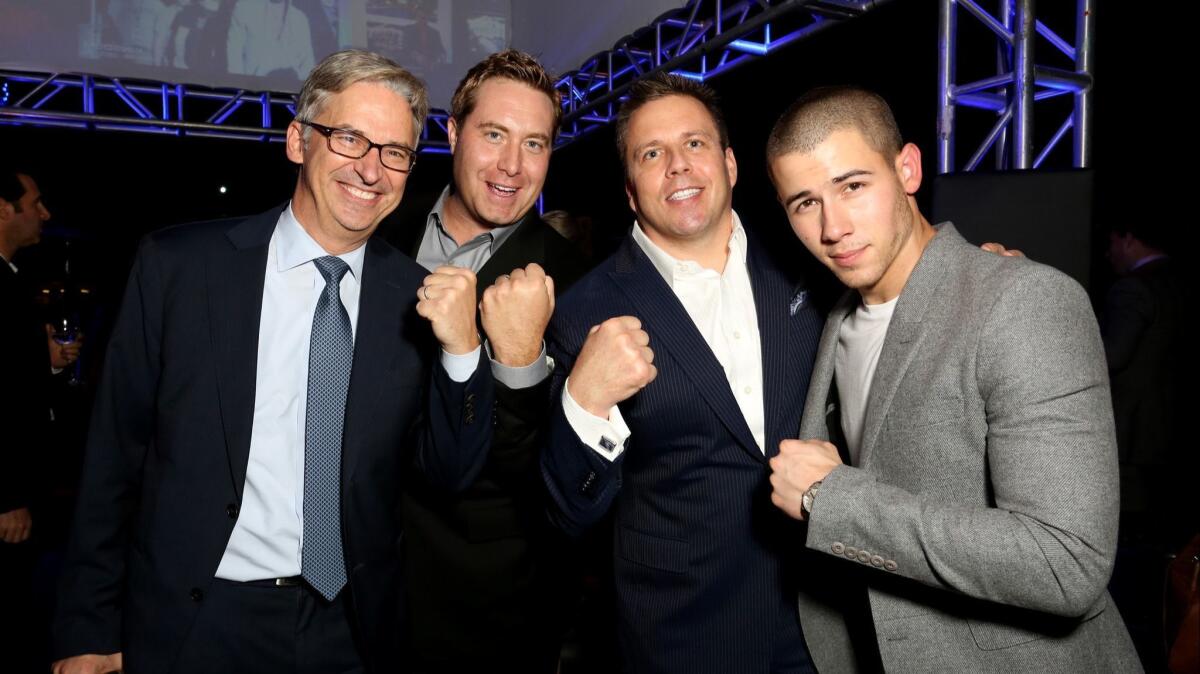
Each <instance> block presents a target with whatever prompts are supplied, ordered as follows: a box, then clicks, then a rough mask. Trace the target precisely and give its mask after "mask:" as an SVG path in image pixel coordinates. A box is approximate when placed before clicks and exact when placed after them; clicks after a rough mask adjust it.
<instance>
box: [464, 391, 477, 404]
mask: <svg viewBox="0 0 1200 674" xmlns="http://www.w3.org/2000/svg"><path fill="white" fill-rule="evenodd" d="M466 401H467V404H468V405H474V404H475V394H474V393H468V394H467V398H466Z"/></svg>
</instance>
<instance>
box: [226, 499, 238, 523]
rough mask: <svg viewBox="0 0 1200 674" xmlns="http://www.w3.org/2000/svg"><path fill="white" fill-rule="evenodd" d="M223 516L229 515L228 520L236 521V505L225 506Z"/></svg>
mask: <svg viewBox="0 0 1200 674" xmlns="http://www.w3.org/2000/svg"><path fill="white" fill-rule="evenodd" d="M225 514H226V515H229V519H231V520H236V519H237V516H238V507H237V504H236V503H230V504H229V505H227V506H225Z"/></svg>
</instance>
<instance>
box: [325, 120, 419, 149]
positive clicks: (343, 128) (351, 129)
mask: <svg viewBox="0 0 1200 674" xmlns="http://www.w3.org/2000/svg"><path fill="white" fill-rule="evenodd" d="M329 128H331V129H333V130H334V131H349V132H351V133H356V134H358V135H360V136H362V137H363V138H366V139H367V142H368V143H375V141H373V140H371V137H370V136H368V135H367V134H366V133H365V132H363V130H362V129H356V128H354V127H353V126H350V125H348V124H334V125H330V126H329ZM375 144H376V145H399V146H400V147H403V148H405V149H409V150H411V149H412V148H410V147H408V143H405V142H404V141H400V140H390V141H388V142H386V143H375Z"/></svg>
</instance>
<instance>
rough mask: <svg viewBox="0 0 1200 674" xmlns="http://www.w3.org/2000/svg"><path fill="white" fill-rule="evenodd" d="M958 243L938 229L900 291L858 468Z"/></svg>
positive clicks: (869, 402) (949, 229)
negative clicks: (951, 248) (948, 254)
mask: <svg viewBox="0 0 1200 674" xmlns="http://www.w3.org/2000/svg"><path fill="white" fill-rule="evenodd" d="M961 241H962V239H961V237H959V236H958V234H957V232H955V230H954V228H953V226H951V225H943V226H941V227H940V228H939V231H938V234H937V235H935V236H934V238H933V240H931V241H930V242H929V244H928V245H927V246H926V247H925V250H924V251H923V253H922V254H921V259H920V260H918V261H917V266H916V267H914V268H913V271H912V274H911V275H910V276H909V277H908V281H907V282H906V283H905V284H904V289H903V290H902V291H901V292H900V299H899V300H898V301H897V302H896V311H895V313H893V314H892V322H891V324H890V325H889V326H888V331H887V336H886V337H885V338H884V340H883V350H882V351H880V353H879V364H878V365H877V366H876V368H875V376H874V377H873V378H872V380H871V394H870V395H869V396H868V397H867V411H866V418H865V419H864V420H863V434H862V446H861V448H860V450H859V456H858V459H857V463H858V464H859V465H860V466H863V467H867V466H868V465H869V463H870V459H871V450H872V449H873V448H874V446H875V442H876V440H878V438H879V433H880V430H881V429H882V428H883V422H884V420H885V419H887V414H888V411H889V410H890V409H891V406H892V400H893V398H894V397H895V395H896V389H898V388H899V387H900V382H901V381H903V380H904V373H905V372H907V371H908V366H909V365H910V364H911V363H912V360H913V357H914V356H916V354H917V352H918V351H919V350H920V346H921V337H922V335H923V333H922V331H921V323H922V321H923V320H924V317H925V312H926V311H927V310H928V309H929V307H930V305H931V303H932V302H933V301H934V300H935V299H936V298H937V289H938V286H939V285H941V281H942V278H943V277H944V276H945V272H946V268H947V266H948V265H949V264H950V263H951V259H950V258H949V256H947V255H946V252H947V251H948V250H949V248H950V247H951V246H953V245H954V244H956V243H958V242H961Z"/></svg>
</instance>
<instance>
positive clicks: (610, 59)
mask: <svg viewBox="0 0 1200 674" xmlns="http://www.w3.org/2000/svg"><path fill="white" fill-rule="evenodd" d="M887 1H888V0H736V1H733V2H730V1H729V0H690V1H689V2H688V3H687V4H685V5H684V6H683V7H680V8H678V9H673V10H670V11H668V12H665V13H664V14H662V15H661V16H659V17H658V18H657V19H655V20H654V21H653V22H652V23H651V24H650V25H648V26H646V27H644V28H641V29H639V30H637V31H635V32H633V33H631V34H630V35H626V36H625V37H623V38H621V39H620V40H617V42H616V44H614V45H613V48H612V49H610V50H608V51H603V52H600V53H599V54H596V55H595V56H592V57H591V58H589V59H587V60H586V61H584V63H583V65H582V66H580V68H579V69H578V70H574V71H572V72H569V73H567V74H565V75H563V76H562V77H561V78H560V79H559V81H558V83H557V88H558V90H559V93H560V94H561V95H562V98H563V110H564V115H563V124H562V131H561V132H560V137H559V141H558V142H559V144H560V145H563V144H567V143H570V142H571V141H573V140H576V139H578V138H580V137H582V136H585V135H587V134H588V133H591V132H592V131H595V130H596V129H598V128H601V127H603V126H604V125H606V124H609V123H611V122H613V121H614V120H615V119H616V114H617V109H618V108H619V107H620V101H621V98H622V97H623V96H624V95H625V93H626V91H627V90H628V89H629V87H630V86H631V85H632V84H633V83H634V82H635V81H637V80H638V79H640V78H642V77H646V76H648V75H651V74H654V73H658V72H663V71H669V72H673V73H675V74H679V75H683V76H685V77H691V78H694V79H696V80H699V81H704V80H706V79H708V78H710V77H715V76H717V75H720V74H722V73H725V72H728V71H729V70H732V69H733V68H736V67H737V66H739V65H742V64H743V63H745V62H747V61H748V60H751V59H755V58H760V57H763V56H766V55H768V54H770V53H772V52H774V51H776V50H778V49H780V48H782V47H784V46H786V45H788V44H791V43H792V42H795V41H797V40H800V39H803V38H806V37H808V36H810V35H813V34H814V33H816V32H818V31H820V30H823V29H825V28H828V27H830V26H833V25H837V24H839V23H842V22H845V21H847V20H849V19H853V18H855V17H858V16H860V15H862V14H863V13H865V12H867V11H869V10H871V9H873V8H874V7H877V6H879V5H882V4H884V3H885V2H887Z"/></svg>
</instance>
